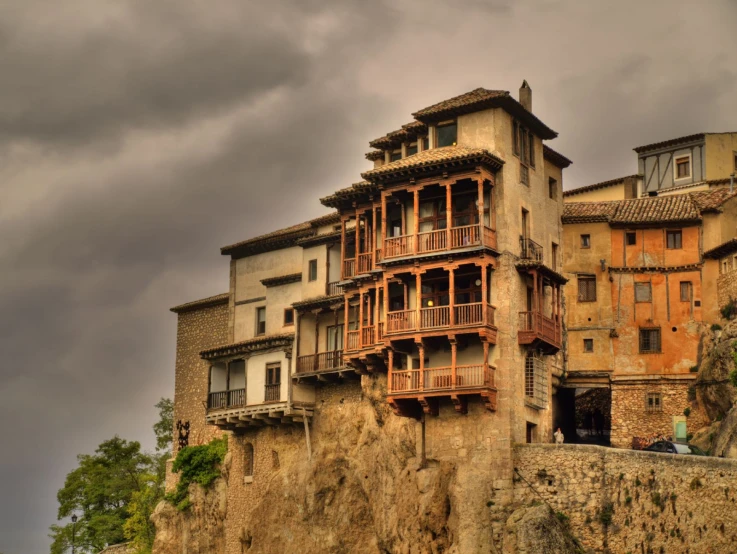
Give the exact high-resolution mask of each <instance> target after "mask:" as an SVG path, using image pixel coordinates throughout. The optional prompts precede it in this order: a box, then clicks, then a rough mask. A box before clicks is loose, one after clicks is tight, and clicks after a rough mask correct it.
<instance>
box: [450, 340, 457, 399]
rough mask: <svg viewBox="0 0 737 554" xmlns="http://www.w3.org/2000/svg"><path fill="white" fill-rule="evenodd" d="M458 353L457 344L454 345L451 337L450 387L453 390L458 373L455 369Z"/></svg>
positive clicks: (454, 342) (454, 341)
mask: <svg viewBox="0 0 737 554" xmlns="http://www.w3.org/2000/svg"><path fill="white" fill-rule="evenodd" d="M457 353H458V343H456V338H455V337H453V338H452V339H450V375H451V377H450V386H451V388H452V389H453V390H455V388H456V385H457V384H458V373H457V369H456V355H457Z"/></svg>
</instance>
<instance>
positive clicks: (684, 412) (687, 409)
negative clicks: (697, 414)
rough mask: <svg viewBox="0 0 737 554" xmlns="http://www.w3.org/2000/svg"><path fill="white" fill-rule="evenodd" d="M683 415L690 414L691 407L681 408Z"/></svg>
mask: <svg viewBox="0 0 737 554" xmlns="http://www.w3.org/2000/svg"><path fill="white" fill-rule="evenodd" d="M683 415H685V416H686V417H688V416H690V415H691V408H686V409H685V410H683Z"/></svg>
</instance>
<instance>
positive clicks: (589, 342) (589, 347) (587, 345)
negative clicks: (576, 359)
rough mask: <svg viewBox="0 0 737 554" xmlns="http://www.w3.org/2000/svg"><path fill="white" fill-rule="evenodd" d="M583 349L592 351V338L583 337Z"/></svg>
mask: <svg viewBox="0 0 737 554" xmlns="http://www.w3.org/2000/svg"><path fill="white" fill-rule="evenodd" d="M583 351H584V352H593V351H594V339H583Z"/></svg>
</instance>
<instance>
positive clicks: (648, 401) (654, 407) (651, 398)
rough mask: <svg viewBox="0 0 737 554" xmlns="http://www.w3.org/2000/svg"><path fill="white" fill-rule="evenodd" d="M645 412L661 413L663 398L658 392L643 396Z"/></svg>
mask: <svg viewBox="0 0 737 554" xmlns="http://www.w3.org/2000/svg"><path fill="white" fill-rule="evenodd" d="M645 411H647V412H662V411H663V398H662V397H661V395H660V393H658V392H648V393H647V394H646V395H645Z"/></svg>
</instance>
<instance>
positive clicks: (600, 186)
mask: <svg viewBox="0 0 737 554" xmlns="http://www.w3.org/2000/svg"><path fill="white" fill-rule="evenodd" d="M641 177H642V175H627V176H626V177H619V178H618V179H610V180H609V181H602V182H601V183H594V184H593V185H586V186H584V187H578V188H576V189H571V190H564V191H563V196H564V197H568V196H573V195H575V194H581V193H582V192H589V191H592V190H597V189H603V188H607V187H611V186H614V185H619V184H620V183H622V182H624V180H625V179H637V178H641Z"/></svg>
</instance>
